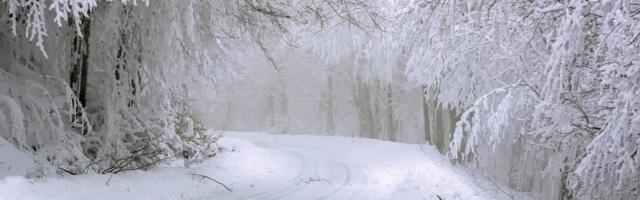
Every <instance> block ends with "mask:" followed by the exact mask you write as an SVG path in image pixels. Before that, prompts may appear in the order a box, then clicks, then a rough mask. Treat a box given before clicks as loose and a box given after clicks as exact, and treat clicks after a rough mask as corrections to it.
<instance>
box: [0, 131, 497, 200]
mask: <svg viewBox="0 0 640 200" xmlns="http://www.w3.org/2000/svg"><path fill="white" fill-rule="evenodd" d="M220 144H221V146H222V147H224V148H225V149H226V150H225V151H224V152H223V153H221V154H220V155H218V156H217V157H216V158H215V159H212V160H208V161H205V162H204V163H201V164H197V165H193V166H191V168H188V169H187V168H184V167H183V166H182V163H181V162H180V161H176V162H175V163H171V164H168V165H165V166H161V167H157V168H155V169H153V170H150V171H134V172H126V173H121V174H117V175H113V176H110V175H95V174H94V175H82V176H70V177H62V178H48V179H41V180H40V179H39V180H29V179H25V178H23V177H21V176H11V177H6V178H4V179H2V180H0V200H20V199H25V200H31V199H55V200H58V199H60V200H72V199H119V200H120V199H154V200H155V199H436V200H437V199H444V200H448V199H464V200H467V199H509V197H508V196H507V195H505V194H504V193H501V192H499V191H500V190H499V188H497V187H495V186H493V185H491V184H487V182H486V181H479V180H477V179H474V178H472V177H470V176H469V175H467V173H465V172H464V171H462V170H460V169H458V168H456V167H454V166H452V165H451V164H449V162H448V161H446V159H445V158H443V157H442V156H441V155H440V154H438V153H437V151H436V150H435V149H433V148H432V147H428V146H421V145H409V144H400V143H392V142H384V141H378V140H370V139H357V138H346V137H327V136H307V135H299V136H292V135H269V134H264V133H239V132H230V133H226V136H225V137H224V138H223V139H221V141H220ZM192 174H200V175H205V176H208V177H210V178H212V179H215V180H217V181H219V182H221V183H224V184H226V185H227V186H229V188H230V189H231V190H232V191H227V190H226V189H225V188H224V187H222V186H221V185H219V184H217V183H215V182H213V181H211V180H208V179H207V178H202V177H200V176H193V175H192Z"/></svg>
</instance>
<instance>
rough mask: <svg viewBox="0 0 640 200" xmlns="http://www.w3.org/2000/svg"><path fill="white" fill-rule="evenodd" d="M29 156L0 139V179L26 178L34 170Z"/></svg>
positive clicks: (33, 164)
mask: <svg viewBox="0 0 640 200" xmlns="http://www.w3.org/2000/svg"><path fill="white" fill-rule="evenodd" d="M34 167H35V163H34V162H33V160H32V159H31V156H29V155H27V154H25V153H24V152H22V151H20V150H18V149H16V148H15V146H14V145H13V144H11V143H9V142H8V141H7V140H5V139H4V138H2V137H0V179H2V178H5V177H8V176H26V175H29V173H31V170H32V169H34Z"/></svg>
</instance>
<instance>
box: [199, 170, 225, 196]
mask: <svg viewBox="0 0 640 200" xmlns="http://www.w3.org/2000/svg"><path fill="white" fill-rule="evenodd" d="M191 176H192V177H194V178H195V177H200V178H201V179H203V180H204V179H209V180H211V181H213V182H215V183H217V184H219V185H221V186H222V187H224V189H227V190H228V191H229V192H232V190H231V188H229V187H227V185H225V184H224V183H222V182H220V181H217V180H215V179H213V178H211V177H209V176H206V175H202V174H196V173H192V174H191Z"/></svg>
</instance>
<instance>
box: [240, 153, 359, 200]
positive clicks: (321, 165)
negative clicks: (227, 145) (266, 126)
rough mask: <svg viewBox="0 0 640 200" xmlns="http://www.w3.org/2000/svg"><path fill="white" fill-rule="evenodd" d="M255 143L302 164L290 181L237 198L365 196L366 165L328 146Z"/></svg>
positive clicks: (345, 197) (341, 197) (334, 197)
mask: <svg viewBox="0 0 640 200" xmlns="http://www.w3.org/2000/svg"><path fill="white" fill-rule="evenodd" d="M256 145H257V146H260V147H263V148H268V149H272V150H277V151H281V152H283V153H286V154H290V155H291V156H292V157H294V158H296V159H297V160H298V161H299V162H300V163H302V168H301V169H300V171H298V172H292V173H295V174H296V176H295V177H294V178H292V179H290V180H289V181H288V182H289V184H286V185H282V186H275V187H273V188H268V189H267V190H266V191H262V192H258V193H255V194H250V195H247V196H244V197H241V198H240V199H264V200H274V199H367V195H366V193H365V191H363V190H365V189H367V188H368V186H369V177H368V175H367V174H366V172H367V169H366V168H364V167H363V165H361V164H360V163H357V162H354V161H353V160H348V159H346V158H345V157H343V156H342V155H341V154H339V153H335V152H331V150H327V149H322V150H321V149H315V148H310V147H304V146H298V145H292V144H283V143H279V144H269V143H256Z"/></svg>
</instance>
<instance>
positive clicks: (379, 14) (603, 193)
mask: <svg viewBox="0 0 640 200" xmlns="http://www.w3.org/2000/svg"><path fill="white" fill-rule="evenodd" d="M0 24H1V25H0V46H1V47H2V48H0V52H1V54H0V136H1V137H0V140H6V141H8V142H9V143H11V144H13V145H15V146H16V147H17V148H19V149H20V150H22V151H24V152H28V153H29V154H30V155H33V158H34V160H35V161H36V163H37V164H38V165H39V166H40V169H38V170H35V171H34V172H33V174H32V175H33V176H51V175H54V174H62V175H69V174H71V175H75V174H84V173H118V172H120V171H127V170H136V169H147V168H150V167H153V166H155V165H156V164H158V163H161V162H163V161H165V160H170V159H173V158H175V157H179V156H182V154H183V152H188V154H190V155H192V156H195V157H196V160H202V159H205V158H208V157H212V156H215V155H216V153H217V151H218V148H217V146H216V140H217V139H218V138H219V137H221V134H220V132H221V131H226V130H244V131H268V132H274V133H292V134H323V135H342V136H353V137H370V138H377V139H384V140H391V141H399V142H406V143H427V144H431V145H434V146H435V147H436V148H437V149H438V150H439V151H440V152H441V153H442V154H444V155H447V156H448V157H449V158H450V159H451V162H454V163H456V164H459V165H461V166H463V167H465V168H467V169H469V170H471V171H472V172H473V173H477V174H480V175H482V176H487V177H489V178H490V179H492V180H493V181H495V182H496V183H498V184H501V185H506V186H508V187H509V188H511V189H513V190H515V191H519V192H527V193H530V194H531V195H533V196H534V197H535V198H537V199H636V198H638V197H640V155H638V149H639V146H640V110H639V109H640V98H638V96H640V39H639V38H640V2H636V1H633V0H596V1H584V0H560V1H551V0H531V1H498V0H469V1H455V0H376V1H365V0H312V1H291V0H273V1H257V0H234V1H215V0H210V1H196V0H184V1H164V0H142V1H136V0H121V1H108V0H106V1H102V0H51V1H49V0H3V1H2V3H1V4H0ZM390 153H392V152H390ZM213 159H215V158H213Z"/></svg>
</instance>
